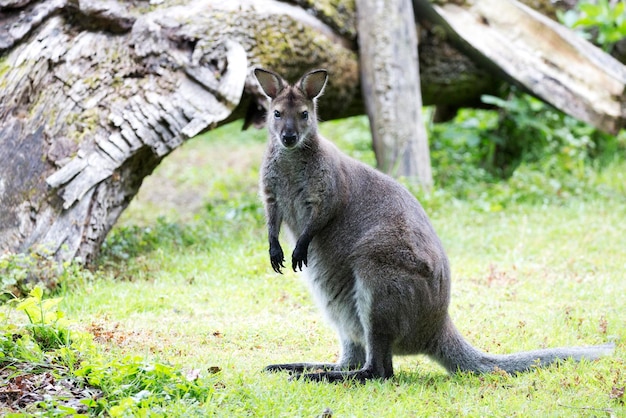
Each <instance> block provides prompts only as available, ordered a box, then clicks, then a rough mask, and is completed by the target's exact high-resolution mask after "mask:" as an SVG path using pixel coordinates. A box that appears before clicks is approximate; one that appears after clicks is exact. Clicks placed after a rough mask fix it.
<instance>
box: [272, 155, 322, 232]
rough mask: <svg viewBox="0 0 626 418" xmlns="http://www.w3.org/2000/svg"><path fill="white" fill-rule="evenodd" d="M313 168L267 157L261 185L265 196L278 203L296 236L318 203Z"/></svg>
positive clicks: (294, 161) (289, 160)
mask: <svg viewBox="0 0 626 418" xmlns="http://www.w3.org/2000/svg"><path fill="white" fill-rule="evenodd" d="M311 171H312V167H311V164H310V163H308V162H306V161H301V160H297V159H281V158H272V157H271V156H270V157H268V159H267V161H266V167H265V170H264V173H263V177H262V182H263V187H264V189H265V193H266V195H267V196H268V197H270V198H273V199H274V200H275V201H276V205H277V207H278V208H279V210H280V212H281V215H282V218H283V221H284V222H285V223H286V224H287V225H288V226H289V228H290V229H292V231H293V232H296V233H297V231H298V230H299V229H300V228H301V227H302V225H303V223H304V222H305V221H306V218H307V216H308V213H309V210H310V204H311V202H312V201H314V200H316V197H315V196H314V194H315V190H316V189H318V188H317V187H316V186H315V185H314V184H313V183H314V182H315V181H316V179H315V176H314V175H312V173H311Z"/></svg>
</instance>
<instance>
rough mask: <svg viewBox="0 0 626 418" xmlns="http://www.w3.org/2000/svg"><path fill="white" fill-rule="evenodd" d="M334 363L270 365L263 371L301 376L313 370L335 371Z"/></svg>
mask: <svg viewBox="0 0 626 418" xmlns="http://www.w3.org/2000/svg"><path fill="white" fill-rule="evenodd" d="M336 368H337V365H336V364H335V363H286V364H270V365H269V366H267V367H266V368H265V369H264V370H265V371H266V372H289V373H292V374H302V373H304V372H307V371H309V372H310V371H314V370H323V371H328V370H335V369H336Z"/></svg>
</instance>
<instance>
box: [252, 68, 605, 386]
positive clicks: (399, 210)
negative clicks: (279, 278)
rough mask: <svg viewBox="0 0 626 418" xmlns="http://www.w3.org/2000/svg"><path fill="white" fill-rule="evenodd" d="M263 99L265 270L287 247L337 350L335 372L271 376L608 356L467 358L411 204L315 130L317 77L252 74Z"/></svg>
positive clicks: (322, 74)
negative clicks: (291, 79) (289, 238)
mask: <svg viewBox="0 0 626 418" xmlns="http://www.w3.org/2000/svg"><path fill="white" fill-rule="evenodd" d="M254 74H255V75H256V78H257V80H258V82H259V84H260V86H261V88H262V89H263V91H264V92H265V94H266V95H267V96H268V97H269V99H270V106H269V109H268V116H267V129H268V131H269V142H268V145H267V150H266V152H265V156H264V160H263V164H262V168H261V180H260V193H261V196H262V198H263V201H264V206H265V212H266V216H267V227H268V237H269V253H270V262H271V265H272V268H273V269H274V270H275V271H276V272H278V273H281V269H282V268H284V265H283V263H284V255H283V250H282V248H281V246H280V243H279V238H278V236H279V231H280V228H281V225H282V224H283V223H284V224H285V226H286V227H287V228H288V230H289V232H290V233H291V234H292V235H293V238H295V249H294V251H293V254H292V268H293V269H294V270H295V271H297V270H302V269H303V266H307V268H306V269H304V271H305V273H306V274H307V276H308V284H309V286H310V288H311V291H312V293H313V295H314V296H315V299H316V300H317V303H318V304H319V306H320V307H321V309H322V311H323V312H324V313H325V315H326V317H327V319H328V320H329V321H330V323H331V324H332V325H334V327H335V328H336V330H337V333H338V334H339V340H340V343H341V354H340V357H339V361H338V362H337V363H336V364H335V363H293V364H275V365H270V366H268V367H267V368H266V370H268V371H278V370H286V371H290V372H292V373H294V374H295V375H296V376H303V377H305V378H306V379H310V380H324V381H339V380H346V379H355V380H358V381H366V380H367V379H372V378H383V379H385V378H389V377H391V376H393V366H392V355H393V354H425V355H428V356H430V357H431V358H433V359H434V360H436V361H437V362H439V363H440V364H441V365H443V366H444V367H445V368H446V369H447V370H448V372H450V373H455V372H457V371H471V372H478V373H487V372H493V371H495V370H498V369H500V370H504V371H506V372H508V373H516V372H520V371H526V370H529V369H531V368H532V367H534V366H545V365H547V364H550V363H553V362H555V361H557V360H559V359H567V358H570V357H571V358H573V359H574V360H580V359H583V358H585V359H596V358H598V357H600V356H603V355H607V354H610V353H611V352H612V345H610V344H607V345H601V346H593V347H572V348H555V349H543V350H536V351H529V352H523V353H518V354H511V355H492V354H487V353H483V352H481V351H479V350H478V349H476V348H474V347H472V346H471V345H470V344H469V343H468V342H467V341H466V340H465V339H464V338H463V337H462V336H461V334H460V333H459V332H458V331H457V329H456V328H455V326H454V325H453V323H452V320H451V319H450V317H449V315H448V304H449V302H450V267H449V265H448V259H447V256H446V254H445V252H444V249H443V247H442V244H441V242H440V240H439V238H438V237H437V235H436V233H435V231H434V229H433V227H432V225H431V223H430V221H429V219H428V217H427V216H426V213H425V212H424V210H423V209H422V207H421V205H420V204H419V203H418V201H417V199H415V197H414V196H413V195H412V194H411V193H410V192H409V191H408V190H407V189H405V188H404V187H403V186H402V185H400V184H399V183H398V182H396V181H395V180H393V179H392V178H391V177H389V176H387V175H385V174H383V173H381V172H379V171H377V170H375V169H373V168H371V167H369V166H367V165H366V164H363V163H361V162H358V161H357V160H354V159H352V158H350V157H348V156H347V155H345V154H343V153H342V152H341V151H339V149H338V148H337V147H336V146H335V145H334V144H333V143H331V142H330V141H328V140H326V139H325V138H323V137H322V136H321V135H320V134H319V133H318V130H317V109H316V99H317V98H318V97H319V96H320V95H321V94H322V91H323V90H324V86H325V85H326V80H327V78H328V75H327V72H326V70H321V69H320V70H314V71H311V72H308V73H306V74H304V75H303V76H302V78H300V80H298V81H297V82H296V83H295V85H293V86H292V85H290V84H288V82H287V81H285V80H284V79H283V78H282V77H280V76H279V75H278V74H275V73H273V72H271V71H267V70H263V69H256V70H255V71H254Z"/></svg>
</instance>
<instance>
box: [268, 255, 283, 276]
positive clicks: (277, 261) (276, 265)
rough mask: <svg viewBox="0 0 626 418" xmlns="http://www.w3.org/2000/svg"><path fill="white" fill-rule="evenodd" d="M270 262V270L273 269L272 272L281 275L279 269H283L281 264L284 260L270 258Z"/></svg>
mask: <svg viewBox="0 0 626 418" xmlns="http://www.w3.org/2000/svg"><path fill="white" fill-rule="evenodd" d="M270 261H271V263H272V268H273V269H274V271H275V272H276V273H279V274H283V272H282V271H281V270H280V269H281V268H285V265H284V264H283V263H284V261H285V259H284V258H283V259H274V258H272V259H271V260H270Z"/></svg>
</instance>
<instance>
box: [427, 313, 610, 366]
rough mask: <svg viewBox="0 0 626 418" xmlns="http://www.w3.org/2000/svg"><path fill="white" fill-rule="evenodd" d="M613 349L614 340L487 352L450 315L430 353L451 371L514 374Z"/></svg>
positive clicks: (605, 352) (601, 355)
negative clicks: (457, 325)
mask: <svg viewBox="0 0 626 418" xmlns="http://www.w3.org/2000/svg"><path fill="white" fill-rule="evenodd" d="M613 349H614V345H613V344H605V345H598V346H590V347H561V348H548V349H542V350H533V351H524V352H521V353H515V354H505V355H498V354H488V353H484V352H482V351H480V350H477V349H476V348H474V347H473V346H472V345H471V344H470V343H468V342H467V341H466V340H465V339H464V338H463V336H462V335H461V334H460V333H459V332H458V331H457V329H456V328H455V326H454V324H453V323H452V321H451V320H450V318H448V319H447V322H446V325H445V326H444V329H443V330H442V333H441V334H440V336H439V337H438V338H437V340H436V342H435V345H434V347H433V350H432V351H431V353H430V355H431V357H432V358H433V359H435V360H436V361H437V362H439V363H440V364H441V365H443V366H444V367H445V368H446V369H447V370H448V372H449V373H456V372H458V371H469V372H476V373H491V372H494V371H496V370H498V369H499V370H504V371H506V372H507V373H511V374H514V373H518V372H524V371H528V370H530V369H532V368H534V367H544V366H547V365H549V364H551V363H554V362H556V361H559V360H565V359H570V358H571V359H573V360H575V361H580V360H582V359H586V360H595V359H597V358H600V357H603V356H607V355H610V354H611V353H612V352H613Z"/></svg>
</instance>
